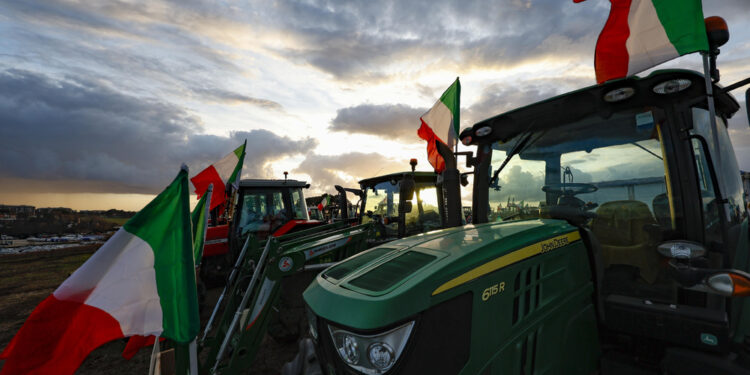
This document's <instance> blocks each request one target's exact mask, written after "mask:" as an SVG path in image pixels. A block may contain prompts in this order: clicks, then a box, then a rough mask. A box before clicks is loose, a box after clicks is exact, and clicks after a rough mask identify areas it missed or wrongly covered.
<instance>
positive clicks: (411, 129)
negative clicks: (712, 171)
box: [0, 0, 750, 210]
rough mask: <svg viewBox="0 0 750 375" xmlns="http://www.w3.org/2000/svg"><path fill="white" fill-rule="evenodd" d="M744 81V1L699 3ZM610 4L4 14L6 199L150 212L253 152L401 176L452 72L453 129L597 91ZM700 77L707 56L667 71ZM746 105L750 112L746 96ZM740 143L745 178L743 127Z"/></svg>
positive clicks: (315, 176)
mask: <svg viewBox="0 0 750 375" xmlns="http://www.w3.org/2000/svg"><path fill="white" fill-rule="evenodd" d="M703 7H704V13H705V15H707V16H708V15H721V16H723V17H724V18H725V19H726V20H727V22H728V24H729V27H730V31H731V33H732V37H731V39H730V41H729V43H728V44H727V45H725V46H724V47H723V48H722V52H721V55H720V57H719V61H720V69H721V72H722V82H723V83H724V84H729V83H732V82H735V81H738V80H740V79H743V78H746V77H748V76H750V63H749V62H750V32H748V31H747V30H750V4H748V3H747V1H746V0H704V6H703ZM608 12H609V2H608V1H606V0H588V1H586V2H584V3H580V4H574V3H573V2H572V1H570V0H543V1H541V0H500V1H486V0H477V1H468V0H460V1H448V0H430V1H395V0H393V1H385V0H384V1H351V0H340V1H315V0H310V1H304V0H302V1H283V0H279V1H268V0H258V1H227V2H218V1H211V2H201V1H192V0H180V1H177V0H175V1H173V2H172V1H164V0H150V1H142V2H134V1H115V0H109V1H101V2H96V1H56V0H45V1H11V0H5V1H0V35H2V38H0V203H5V204H32V205H35V206H68V207H73V208H76V209H106V208H122V209H130V210H137V209H140V208H141V207H142V206H143V205H144V204H145V203H146V202H147V201H148V200H150V199H151V197H153V194H154V193H156V192H158V191H160V190H161V189H162V188H163V187H164V186H165V185H166V184H167V183H168V182H169V181H170V180H171V179H172V178H173V177H174V175H175V174H176V172H177V170H178V168H179V166H180V164H181V163H183V162H184V163H186V164H187V165H188V166H190V168H191V172H192V173H191V175H192V174H195V173H197V172H198V171H200V170H201V169H203V168H204V167H206V166H207V165H208V164H210V163H211V162H213V161H216V160H218V159H220V158H221V157H222V156H223V155H225V154H226V153H228V152H230V151H231V150H232V149H234V148H235V147H237V146H238V145H239V144H241V143H242V141H243V140H244V139H247V142H248V150H247V159H246V160H245V168H244V170H243V177H245V178H248V177H255V178H282V176H283V175H282V173H283V171H289V173H290V178H296V179H303V180H308V181H310V182H312V184H313V187H312V189H311V190H312V191H310V192H309V193H308V194H310V193H312V194H315V193H320V192H322V191H324V190H326V189H328V190H332V189H331V188H330V187H331V186H333V184H344V185H350V186H351V185H355V181H356V180H357V179H359V178H363V177H368V176H373V175H376V174H381V173H387V172H394V171H398V170H403V169H406V168H408V160H409V158H411V157H417V158H418V159H419V162H420V169H424V170H429V169H430V168H429V165H428V164H427V161H426V158H425V152H424V148H425V145H424V143H423V142H422V141H421V140H419V139H418V138H417V136H416V130H417V128H418V126H419V116H420V114H422V113H423V112H424V111H425V110H427V109H428V108H429V107H431V106H432V104H433V103H434V102H435V100H436V99H437V97H439V95H440V94H441V93H442V91H443V90H445V88H447V86H448V85H450V83H451V82H452V81H453V80H454V79H455V77H457V76H460V77H461V82H462V86H463V87H462V98H461V101H462V108H461V111H462V112H461V116H462V117H461V122H462V123H461V125H462V128H463V127H467V126H471V125H472V124H473V123H474V122H476V121H478V120H482V119H484V118H487V117H489V116H492V115H495V114H498V113H501V112H503V111H506V110H508V109H511V108H513V107H516V106H518V105H522V104H528V103H530V102H533V101H536V100H539V99H543V98H547V97H550V96H553V95H556V94H560V93H563V92H566V91H569V90H572V89H575V88H579V87H583V86H588V85H591V84H594V83H595V79H594V72H593V52H594V46H595V43H596V38H597V36H598V33H599V31H600V30H601V28H602V26H603V24H604V22H605V21H606V17H607V14H608ZM671 66H682V67H688V68H692V69H696V70H699V69H701V65H700V58H699V56H697V55H690V56H685V57H682V58H680V59H678V60H675V61H673V62H670V63H668V64H665V65H663V66H662V67H671ZM739 94H740V93H736V96H737V98H738V100H739V101H740V102H741V103H742V105H743V111H744V105H745V103H744V95H739ZM730 132H731V137H732V139H733V142H734V144H735V149H736V152H737V156H738V160H739V163H740V167H741V168H743V169H745V170H750V128H748V125H747V119H746V118H745V116H744V115H738V116H735V118H734V119H733V120H732V122H731V124H730Z"/></svg>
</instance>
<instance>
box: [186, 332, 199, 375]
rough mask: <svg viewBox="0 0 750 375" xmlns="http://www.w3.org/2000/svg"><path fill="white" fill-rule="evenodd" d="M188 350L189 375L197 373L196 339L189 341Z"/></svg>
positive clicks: (196, 374)
mask: <svg viewBox="0 0 750 375" xmlns="http://www.w3.org/2000/svg"><path fill="white" fill-rule="evenodd" d="M188 350H189V351H190V375H198V343H197V342H196V339H193V341H190V346H188Z"/></svg>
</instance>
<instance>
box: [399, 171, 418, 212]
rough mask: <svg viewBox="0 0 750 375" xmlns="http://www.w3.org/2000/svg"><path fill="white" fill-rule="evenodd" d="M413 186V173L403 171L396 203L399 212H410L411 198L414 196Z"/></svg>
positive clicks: (414, 185)
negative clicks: (397, 202)
mask: <svg viewBox="0 0 750 375" xmlns="http://www.w3.org/2000/svg"><path fill="white" fill-rule="evenodd" d="M415 188H416V184H415V183H414V175H412V174H411V173H404V176H403V178H402V179H401V185H400V186H399V191H398V194H399V201H400V202H399V205H398V212H399V213H409V212H411V208H412V207H411V198H412V197H413V196H414V189H415Z"/></svg>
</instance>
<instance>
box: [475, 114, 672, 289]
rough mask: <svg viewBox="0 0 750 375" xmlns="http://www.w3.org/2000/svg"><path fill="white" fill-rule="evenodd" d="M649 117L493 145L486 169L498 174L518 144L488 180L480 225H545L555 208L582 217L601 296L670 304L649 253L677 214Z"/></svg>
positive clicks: (593, 122) (592, 121)
mask: <svg viewBox="0 0 750 375" xmlns="http://www.w3.org/2000/svg"><path fill="white" fill-rule="evenodd" d="M655 117H656V115H655V114H654V113H653V112H651V110H650V109H649V108H639V109H637V110H632V111H624V112H619V113H616V114H613V115H611V116H608V117H606V118H604V117H599V116H598V115H594V116H590V117H588V118H585V119H582V120H579V121H578V122H576V123H572V124H560V127H557V128H551V129H547V130H544V131H536V132H533V131H532V132H531V133H527V134H520V135H518V136H517V137H516V138H514V139H511V140H509V141H508V142H505V143H503V144H497V145H495V146H494V147H493V149H495V150H496V151H493V155H492V166H493V167H494V168H498V166H500V165H502V163H503V162H504V161H505V159H506V158H507V153H508V152H509V150H513V149H517V148H518V147H516V145H518V144H524V146H523V147H521V149H520V152H518V155H515V156H513V158H511V159H510V160H509V162H508V163H507V165H506V166H505V168H504V169H503V170H502V171H501V172H500V173H499V174H498V175H497V178H496V179H492V180H491V181H490V187H489V189H490V190H489V196H490V214H489V218H488V219H489V220H490V221H496V220H503V221H506V220H523V219H529V218H550V217H551V212H552V211H554V212H559V210H560V209H563V208H564V209H571V208H572V209H575V210H580V212H587V213H588V215H589V217H591V219H589V220H588V221H587V222H586V224H584V225H585V226H587V227H588V228H589V229H590V230H591V232H592V233H593V235H594V236H595V237H596V238H597V239H598V241H599V244H600V247H601V249H600V251H601V255H602V260H603V263H604V267H605V270H604V273H605V280H604V284H605V285H604V287H605V289H606V290H605V292H607V293H616V294H622V295H629V296H633V297H642V298H650V299H654V300H664V301H670V302H671V301H675V300H676V284H675V283H674V282H673V281H672V280H671V279H670V278H669V277H668V276H667V270H666V268H665V267H664V264H663V262H662V259H661V258H660V256H659V255H658V253H657V250H656V246H657V245H658V243H659V242H660V241H661V240H662V239H663V238H664V236H665V235H667V234H669V233H672V232H673V231H674V230H676V229H677V228H675V223H676V222H677V221H676V220H675V216H676V215H677V213H676V212H675V208H674V205H673V203H672V202H671V192H670V188H669V180H668V178H667V173H666V171H665V165H666V160H665V154H664V152H663V150H662V142H661V131H660V126H661V124H659V123H658V121H656V120H655ZM523 139H526V141H523ZM521 142H525V143H521ZM516 151H518V150H516Z"/></svg>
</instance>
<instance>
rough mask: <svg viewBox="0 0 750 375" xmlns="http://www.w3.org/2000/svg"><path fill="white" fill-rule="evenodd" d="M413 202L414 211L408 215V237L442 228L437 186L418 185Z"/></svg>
mask: <svg viewBox="0 0 750 375" xmlns="http://www.w3.org/2000/svg"><path fill="white" fill-rule="evenodd" d="M411 201H412V210H411V212H409V213H407V214H406V235H407V236H410V235H412V234H417V233H422V232H429V231H431V230H434V229H440V228H441V227H442V222H441V218H440V209H439V208H438V196H437V188H435V185H432V184H417V186H416V189H415V191H414V196H413V197H412V199H411Z"/></svg>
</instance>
